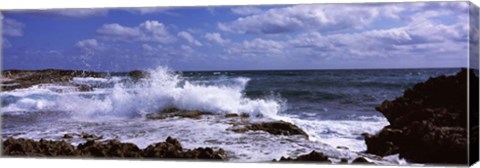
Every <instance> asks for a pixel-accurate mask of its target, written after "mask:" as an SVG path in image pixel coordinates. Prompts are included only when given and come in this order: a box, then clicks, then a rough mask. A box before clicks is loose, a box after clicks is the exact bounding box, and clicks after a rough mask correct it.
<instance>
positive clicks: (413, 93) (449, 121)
mask: <svg viewBox="0 0 480 168" xmlns="http://www.w3.org/2000/svg"><path fill="white" fill-rule="evenodd" d="M470 86H476V87H477V88H476V92H478V77H477V76H475V75H473V73H470ZM473 88H475V87H473ZM473 90H475V89H473ZM467 94H468V92H467V70H466V69H462V70H461V71H460V72H459V73H457V74H456V75H454V76H439V77H435V78H430V79H428V80H427V81H426V82H423V83H419V84H416V85H414V86H413V87H412V88H410V89H407V90H405V92H404V94H403V96H401V97H398V98H396V99H395V100H393V101H384V102H383V103H382V104H381V105H380V106H378V107H376V109H377V111H379V112H381V113H382V114H383V115H384V116H385V117H386V118H387V120H388V121H389V122H390V125H389V126H386V127H385V128H384V129H382V130H381V131H380V132H379V133H378V134H376V135H364V136H365V142H366V145H367V153H372V154H376V155H380V156H386V155H391V154H396V153H399V154H400V157H401V158H405V159H406V160H407V161H409V162H415V163H453V164H466V163H467V162H468V156H467V147H468V144H467V118H468V114H467V101H468V100H467ZM476 106H478V102H477V104H476ZM471 110H472V111H471V113H470V116H472V117H473V118H476V120H478V107H477V108H472V109H471ZM476 126H478V122H477V125H476ZM477 131H478V130H477ZM472 134H475V132H472ZM476 135H478V132H476ZM471 143H472V144H478V138H476V140H475V139H472V142H471Z"/></svg>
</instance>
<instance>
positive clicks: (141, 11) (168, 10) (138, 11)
mask: <svg viewBox="0 0 480 168" xmlns="http://www.w3.org/2000/svg"><path fill="white" fill-rule="evenodd" d="M171 9H172V8H166V7H145V8H128V9H125V10H126V11H128V12H130V13H132V14H140V15H147V14H155V13H162V14H167V15H173V16H176V15H177V14H175V13H173V12H171Z"/></svg>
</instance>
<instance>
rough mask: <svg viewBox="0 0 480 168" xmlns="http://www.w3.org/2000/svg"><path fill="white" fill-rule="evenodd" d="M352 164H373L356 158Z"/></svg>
mask: <svg viewBox="0 0 480 168" xmlns="http://www.w3.org/2000/svg"><path fill="white" fill-rule="evenodd" d="M352 164H373V163H371V162H369V161H368V160H367V159H365V158H364V157H358V158H356V159H354V160H353V161H352Z"/></svg>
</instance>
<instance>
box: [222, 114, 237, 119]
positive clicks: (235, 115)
mask: <svg viewBox="0 0 480 168" xmlns="http://www.w3.org/2000/svg"><path fill="white" fill-rule="evenodd" d="M235 117H238V114H235V113H230V114H225V118H235Z"/></svg>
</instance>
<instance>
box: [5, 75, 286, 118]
mask: <svg viewBox="0 0 480 168" xmlns="http://www.w3.org/2000/svg"><path fill="white" fill-rule="evenodd" d="M149 73H150V75H149V77H148V78H144V79H141V80H139V81H137V82H133V81H128V82H125V81H126V77H112V78H109V79H104V78H74V79H73V80H72V82H73V83H79V84H89V85H90V86H94V87H95V89H94V90H93V91H91V92H75V91H74V90H75V89H74V87H70V88H69V87H68V86H58V85H53V84H48V85H43V86H40V85H37V86H34V87H30V88H26V89H17V90H14V91H10V92H4V93H2V100H3V102H2V103H3V105H2V111H3V112H5V113H8V112H18V111H61V112H68V113H71V114H72V116H73V117H76V118H80V119H95V118H102V117H111V118H132V117H139V116H144V115H145V114H148V113H156V112H159V111H161V110H163V109H166V108H178V109H183V110H199V111H208V112H212V113H219V114H225V113H248V114H250V115H263V116H266V117H271V118H274V117H276V116H277V113H278V112H280V111H282V109H283V106H284V102H283V101H282V100H281V99H280V98H278V97H275V96H270V97H265V98H261V99H250V98H247V97H246V96H245V93H244V90H245V87H246V86H247V84H248V82H249V80H250V79H249V78H246V77H236V78H230V79H221V80H217V81H214V82H210V83H202V82H192V81H188V80H186V79H185V78H183V77H182V76H181V75H179V74H175V73H174V72H173V71H171V70H169V69H168V68H165V67H159V68H157V69H154V70H150V71H149ZM119 78H125V79H119ZM100 86H109V87H100ZM59 90H60V91H59Z"/></svg>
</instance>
